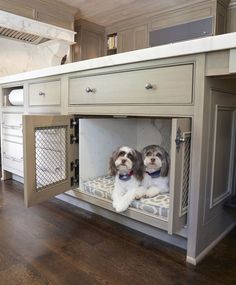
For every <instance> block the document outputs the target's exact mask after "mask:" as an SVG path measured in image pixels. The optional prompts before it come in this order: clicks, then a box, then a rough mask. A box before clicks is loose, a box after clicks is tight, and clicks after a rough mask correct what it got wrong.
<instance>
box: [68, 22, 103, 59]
mask: <svg viewBox="0 0 236 285" xmlns="http://www.w3.org/2000/svg"><path fill="white" fill-rule="evenodd" d="M75 31H76V33H77V34H76V36H75V41H76V44H74V45H73V46H72V57H73V61H79V60H85V59H91V58H96V57H100V56H103V55H104V37H105V29H104V27H102V26H99V25H97V24H94V23H91V22H89V21H85V20H82V19H80V20H75Z"/></svg>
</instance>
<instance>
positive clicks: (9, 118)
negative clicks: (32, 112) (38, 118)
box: [2, 113, 22, 138]
mask: <svg viewBox="0 0 236 285" xmlns="http://www.w3.org/2000/svg"><path fill="white" fill-rule="evenodd" d="M2 135H3V138H4V136H16V137H22V114H13V113H12V114H4V113H3V115H2Z"/></svg>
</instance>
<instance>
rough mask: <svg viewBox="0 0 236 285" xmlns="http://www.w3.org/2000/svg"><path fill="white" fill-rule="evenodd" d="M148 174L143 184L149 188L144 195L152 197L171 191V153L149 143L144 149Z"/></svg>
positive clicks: (143, 155)
mask: <svg viewBox="0 0 236 285" xmlns="http://www.w3.org/2000/svg"><path fill="white" fill-rule="evenodd" d="M142 157H143V162H144V166H145V171H146V174H145V176H144V179H143V182H142V185H143V187H144V188H146V189H147V190H146V191H145V193H144V197H146V198H150V197H154V196H156V195H158V194H162V193H167V192H169V177H168V176H167V175H168V172H169V155H168V153H167V152H166V151H165V149H164V148H163V147H161V146H159V145H148V146H146V147H145V148H144V149H143V150H142Z"/></svg>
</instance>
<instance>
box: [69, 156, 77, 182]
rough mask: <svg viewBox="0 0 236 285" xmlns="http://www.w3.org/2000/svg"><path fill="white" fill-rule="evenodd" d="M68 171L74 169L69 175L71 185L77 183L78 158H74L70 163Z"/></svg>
mask: <svg viewBox="0 0 236 285" xmlns="http://www.w3.org/2000/svg"><path fill="white" fill-rule="evenodd" d="M70 171H74V176H72V177H71V180H70V184H71V186H78V185H79V160H78V159H76V160H75V161H72V162H71V163H70Z"/></svg>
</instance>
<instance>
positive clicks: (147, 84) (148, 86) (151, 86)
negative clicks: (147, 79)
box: [145, 83, 153, 90]
mask: <svg viewBox="0 0 236 285" xmlns="http://www.w3.org/2000/svg"><path fill="white" fill-rule="evenodd" d="M145 89H147V90H149V89H153V85H152V84H151V83H146V85H145Z"/></svg>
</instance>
